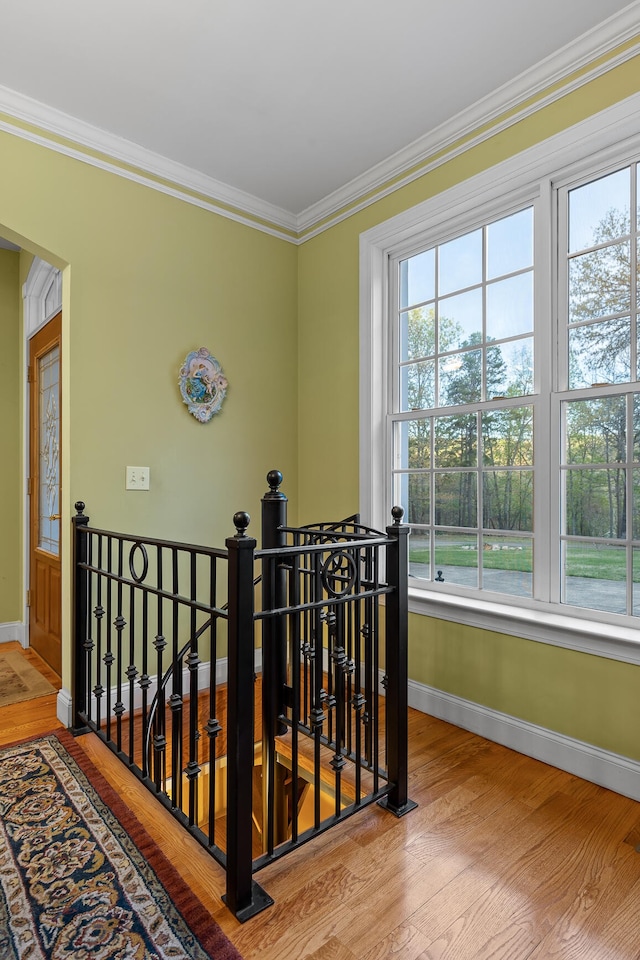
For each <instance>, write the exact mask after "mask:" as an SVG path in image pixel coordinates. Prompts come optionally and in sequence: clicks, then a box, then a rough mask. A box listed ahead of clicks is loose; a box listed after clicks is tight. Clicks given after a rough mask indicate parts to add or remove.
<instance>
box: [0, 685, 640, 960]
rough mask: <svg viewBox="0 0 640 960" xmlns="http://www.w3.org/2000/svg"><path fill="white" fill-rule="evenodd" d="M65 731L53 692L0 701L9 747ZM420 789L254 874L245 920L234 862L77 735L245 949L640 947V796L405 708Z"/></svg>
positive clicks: (451, 952) (507, 957) (427, 957)
mask: <svg viewBox="0 0 640 960" xmlns="http://www.w3.org/2000/svg"><path fill="white" fill-rule="evenodd" d="M57 727H60V724H59V723H58V721H57V720H56V719H55V697H53V696H52V697H45V698H42V699H41V700H35V701H31V702H29V703H22V704H17V705H16V707H3V708H1V709H0V743H8V742H12V741H14V740H17V739H22V738H24V737H27V736H34V735H37V734H38V733H43V732H47V731H49V730H51V729H54V728H57ZM409 731H410V759H409V769H410V796H411V798H412V799H413V800H416V801H417V802H418V803H419V807H418V809H417V810H415V811H414V812H412V813H410V814H409V815H407V816H406V817H404V818H403V819H401V820H396V819H395V818H394V817H393V816H391V815H390V814H388V813H386V812H384V811H383V810H381V809H380V808H379V807H377V806H376V807H370V808H368V809H367V810H364V811H363V812H362V813H361V814H359V815H357V816H355V817H353V818H351V819H350V820H349V821H346V822H345V823H343V824H341V825H340V826H338V827H336V828H335V829H334V830H333V831H330V832H328V833H327V834H324V835H323V836H322V837H319V838H317V839H316V840H314V841H312V843H310V844H308V845H307V846H305V847H303V848H301V849H300V850H298V851H296V852H295V853H293V854H291V855H290V856H288V857H285V858H284V859H283V860H281V861H279V862H278V863H276V864H273V865H272V866H270V867H267V868H266V869H265V870H263V871H261V872H260V873H259V874H258V875H257V877H256V879H257V880H258V882H259V883H260V884H261V885H262V886H263V887H264V888H265V889H266V890H267V891H268V892H269V893H270V894H271V896H273V898H274V900H275V901H276V902H275V905H274V906H273V907H271V908H269V909H268V910H265V911H264V912H263V913H261V914H259V915H258V916H257V917H254V918H253V919H251V920H249V921H248V922H247V923H246V924H243V925H241V924H239V923H238V922H237V921H236V920H235V919H234V918H233V917H232V916H231V915H230V914H229V913H228V911H227V910H226V908H225V907H224V905H223V904H222V903H221V900H220V897H221V895H222V893H223V892H224V874H223V871H222V870H221V868H220V867H218V866H217V865H216V864H215V863H214V862H213V861H212V860H211V859H210V858H209V857H208V855H207V854H206V853H205V852H204V851H203V850H202V849H201V848H200V847H199V845H198V844H197V843H196V842H195V841H193V840H192V839H191V838H190V837H188V836H187V835H185V834H183V833H182V831H181V830H180V828H179V827H178V826H177V825H176V824H175V823H174V821H173V820H172V819H171V817H170V815H169V814H168V813H167V812H166V811H165V810H164V809H163V808H161V807H160V806H159V805H157V804H155V802H154V800H153V798H152V797H151V795H150V794H149V793H148V792H147V791H146V790H145V788H144V787H143V786H141V784H139V783H138V781H137V780H136V779H135V777H134V776H133V775H132V774H130V773H129V772H128V771H127V770H126V769H125V768H124V767H122V766H121V765H120V763H119V762H118V761H117V760H116V758H115V757H114V756H113V755H112V754H111V752H110V751H109V750H108V749H107V748H106V747H105V746H104V745H103V744H102V743H101V742H100V741H99V740H97V738H95V737H94V736H93V735H87V736H85V737H82V738H81V740H80V741H79V742H80V743H81V745H82V747H83V749H84V750H85V752H86V753H87V755H88V756H90V757H91V758H92V760H93V761H94V763H96V764H97V766H99V768H100V770H101V771H102V773H103V775H104V776H106V777H107V779H108V780H110V781H111V783H112V784H113V785H114V786H115V787H116V789H117V790H118V791H119V792H120V793H121V794H122V796H123V797H124V799H125V802H126V803H127V804H128V805H129V806H130V807H131V808H132V809H133V810H134V812H135V813H136V814H137V816H138V818H139V819H140V820H141V821H142V823H144V825H145V826H146V828H147V830H148V831H149V833H151V834H152V836H153V837H154V838H155V839H156V841H157V842H158V843H159V844H160V846H161V847H162V849H163V850H164V852H165V854H166V855H167V856H168V857H169V859H170V860H171V861H172V862H173V864H174V865H175V867H176V868H177V869H178V871H179V872H180V873H181V874H182V876H183V877H184V878H185V880H186V881H187V883H189V884H190V885H191V886H192V887H193V889H194V890H195V892H196V894H197V895H198V897H199V898H200V900H201V901H202V902H203V903H204V904H205V905H206V907H207V908H208V909H209V911H210V912H211V914H212V916H213V917H214V918H215V920H216V921H217V922H218V923H219V924H220V926H221V927H222V928H223V930H224V931H225V933H226V934H227V935H228V936H229V938H230V939H231V940H232V941H233V942H234V943H235V944H236V946H237V947H238V949H239V950H240V952H241V953H242V955H243V956H244V957H245V960H254V958H260V960H386V958H399V960H556V958H562V960H632V958H640V924H639V923H638V905H639V904H640V853H638V852H637V850H636V847H637V846H638V845H639V844H640V804H638V803H636V802H634V801H632V800H628V799H626V798H624V797H621V796H619V795H618V794H614V793H611V792H609V791H607V790H604V789H603V788H601V787H597V786H595V785H593V784H591V783H588V782H587V781H584V780H580V779H578V778H577V777H573V776H571V775H569V774H566V773H563V772H561V771H558V770H556V769H554V768H553V767H549V766H546V765H545V764H543V763H539V762H538V761H535V760H531V759H529V758H527V757H524V756H521V755H520V754H517V753H514V752H512V751H510V750H508V749H505V748H503V747H500V746H498V745H496V744H494V743H491V742H489V741H487V740H483V739H482V738H481V737H477V736H475V735H474V734H471V733H468V732H466V731H464V730H461V729H459V728H457V727H453V726H450V725H449V724H446V723H443V722H441V721H439V720H436V719H434V718H433V717H429V716H426V715H424V714H420V713H417V712H416V711H413V710H412V711H410V718H409Z"/></svg>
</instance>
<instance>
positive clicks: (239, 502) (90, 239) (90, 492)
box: [0, 133, 297, 686]
mask: <svg viewBox="0 0 640 960" xmlns="http://www.w3.org/2000/svg"><path fill="white" fill-rule="evenodd" d="M0 235H4V236H9V237H10V238H11V239H14V240H20V241H21V242H22V243H23V245H24V246H25V247H26V248H27V249H28V250H31V251H34V252H37V253H39V254H40V255H41V256H43V257H44V258H45V259H47V260H49V261H50V262H52V263H54V264H55V265H56V266H61V267H63V268H64V299H63V378H62V384H63V398H62V409H63V433H62V450H63V464H64V470H63V491H64V502H63V504H62V507H63V517H64V516H66V517H67V518H69V516H70V515H71V513H72V505H73V503H74V501H75V500H78V499H82V500H84V501H85V502H86V505H87V509H86V512H87V513H88V514H89V515H90V517H91V522H92V523H93V524H94V525H96V526H104V527H107V528H112V529H119V530H126V531H128V532H133V533H136V532H139V533H141V534H147V535H162V536H166V537H168V538H176V539H180V540H185V541H189V542H196V543H211V544H214V545H224V538H225V537H227V536H231V535H233V534H234V533H235V528H234V526H233V523H232V517H233V514H234V513H235V512H236V511H237V510H248V511H249V512H250V513H251V514H252V515H253V522H252V525H251V526H250V528H249V532H255V533H256V535H257V537H258V539H259V536H260V532H259V531H260V523H259V517H258V515H257V514H258V507H259V500H260V497H261V496H262V494H263V493H264V492H265V490H266V489H267V483H266V480H265V476H266V473H267V471H268V470H269V469H271V468H272V467H278V468H279V469H281V470H282V472H283V473H284V475H285V478H286V480H285V484H284V485H283V488H285V487H286V492H287V493H288V494H289V495H290V496H291V499H292V501H293V503H294V504H295V495H296V491H297V456H296V454H297V451H296V431H297V418H296V392H297V333H296V320H297V316H296V314H297V277H296V261H297V251H296V248H295V246H294V245H292V244H289V243H286V242H284V241H282V240H279V239H276V238H274V237H271V236H269V235H267V234H265V233H261V232H258V231H256V230H253V229H250V228H249V227H247V226H244V225H242V224H240V223H237V222H234V221H232V220H229V219H224V218H222V217H219V216H216V215H215V214H212V213H211V212H209V211H206V210H203V209H201V208H199V207H197V206H194V205H191V204H188V203H185V202H182V201H180V200H178V199H175V198H173V197H170V196H168V195H165V194H163V193H160V192H158V191H156V190H152V189H149V188H148V187H145V186H143V185H140V184H138V183H135V182H133V181H130V180H127V179H124V178H122V177H119V176H114V175H113V174H111V173H109V172H106V171H103V170H100V169H98V168H96V167H93V166H90V165H88V164H86V163H82V162H79V161H77V160H74V159H70V158H68V157H66V156H63V155H62V154H59V153H55V152H52V151H50V150H47V149H45V148H42V147H40V146H38V145H35V144H33V143H30V142H27V141H26V140H23V139H20V138H17V137H15V136H10V135H7V134H5V133H2V134H0ZM15 295H16V299H17V298H18V296H19V290H18V284H17V281H16V292H15ZM14 335H15V334H14ZM200 346H206V347H208V348H209V349H210V350H211V352H212V353H213V354H214V355H215V356H216V357H217V358H218V359H219V360H220V362H221V364H222V367H223V370H224V373H225V375H226V376H227V378H228V381H229V388H228V392H227V397H226V400H225V402H224V405H223V407H222V410H221V412H220V413H219V414H218V415H217V416H216V417H214V419H213V420H212V421H211V422H209V423H207V424H200V423H198V422H197V421H196V420H195V419H194V417H192V416H191V415H190V414H189V413H188V411H187V408H186V406H185V405H184V404H183V403H182V400H181V398H180V394H179V390H178V376H179V369H180V366H181V363H182V362H183V360H184V358H185V356H186V354H187V352H188V351H190V350H194V349H197V348H198V347H200ZM14 349H17V348H14ZM11 367H12V378H13V381H14V382H15V384H16V387H17V384H18V371H17V363H15V364H11ZM16 410H17V407H16V404H15V401H13V402H12V406H11V411H10V415H9V416H8V417H7V418H6V421H7V422H9V421H12V422H11V427H10V431H11V434H12V436H13V435H14V434H15V435H17V434H18V432H19V430H21V426H20V424H19V423H18V422H17V420H18V415H17V413H16ZM4 420H5V414H4V407H3V421H4ZM14 446H15V442H14ZM127 464H131V465H136V466H137V465H142V466H148V467H150V471H151V488H150V490H149V492H148V493H143V492H131V491H125V466H126V465H127ZM18 505H19V499H18V496H17V495H16V496H14V498H13V510H14V511H16V509H19V506H18ZM68 529H69V524H64V523H63V530H64V531H65V539H64V540H63V551H65V552H66V554H67V556H68V555H69V542H68ZM0 552H4V551H3V550H2V548H0ZM11 562H13V563H15V564H16V565H17V564H19V563H20V561H19V554H17V555H14V556H13V557H12V558H11ZM68 597H69V579H68V575H67V576H66V578H65V583H64V585H63V611H64V613H65V622H64V625H63V629H64V632H65V641H64V642H65V644H68V609H69V608H68V602H69V600H68ZM63 681H64V682H65V684H66V685H67V686H68V685H69V668H68V657H66V658H65V666H64V670H63Z"/></svg>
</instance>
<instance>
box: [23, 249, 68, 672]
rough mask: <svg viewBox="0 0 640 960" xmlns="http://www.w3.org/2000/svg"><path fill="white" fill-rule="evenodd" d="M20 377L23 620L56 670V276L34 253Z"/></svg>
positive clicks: (58, 640) (58, 527)
mask: <svg viewBox="0 0 640 960" xmlns="http://www.w3.org/2000/svg"><path fill="white" fill-rule="evenodd" d="M23 298H24V329H25V354H26V356H27V357H28V378H27V379H28V383H27V396H26V401H27V402H26V404H25V407H26V408H27V409H28V413H27V417H26V444H25V449H26V459H25V466H26V471H27V477H28V481H29V482H28V484H27V498H28V503H27V509H26V511H25V516H26V518H27V524H26V527H27V529H26V531H25V544H26V550H25V580H26V582H27V583H28V585H29V586H28V593H27V610H26V611H25V625H26V629H27V635H28V640H29V644H30V645H31V646H33V647H34V649H35V650H36V651H37V652H38V653H39V654H40V655H41V656H42V657H43V659H45V660H46V661H47V663H49V665H50V666H51V667H52V668H53V669H54V670H55V672H56V673H57V674H58V675H61V672H62V638H61V607H62V590H61V563H62V555H61V554H62V543H61V536H60V531H61V509H60V504H61V502H62V501H61V494H60V477H61V474H60V436H61V420H60V413H61V410H60V383H61V378H60V370H61V365H62V356H61V302H62V275H61V273H60V271H59V270H58V269H56V268H55V267H53V266H52V265H51V264H49V263H46V262H45V261H43V260H41V259H40V258H36V259H35V260H34V262H33V264H32V265H31V269H30V271H29V274H28V277H27V280H26V282H25V285H24V289H23Z"/></svg>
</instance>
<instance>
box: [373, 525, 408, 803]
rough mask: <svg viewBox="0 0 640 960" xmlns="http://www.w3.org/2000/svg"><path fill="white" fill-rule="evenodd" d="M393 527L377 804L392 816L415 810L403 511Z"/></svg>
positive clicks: (405, 542) (390, 527)
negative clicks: (386, 786)
mask: <svg viewBox="0 0 640 960" xmlns="http://www.w3.org/2000/svg"><path fill="white" fill-rule="evenodd" d="M391 514H392V516H393V520H394V522H393V524H392V525H391V526H389V527H387V536H388V537H389V539H390V540H391V543H390V544H389V546H388V547H387V583H388V584H389V586H390V587H391V588H392V590H391V593H389V594H387V599H386V606H385V674H386V695H387V703H386V725H387V757H388V773H389V781H390V782H391V783H392V784H393V786H392V788H391V791H390V792H389V794H388V795H387V796H386V797H384V798H383V799H382V800H381V801H380V806H383V807H385V808H386V809H387V810H389V811H390V812H391V813H393V814H394V815H395V816H396V817H402V816H404V815H405V813H409V811H410V810H413V809H415V807H417V803H415V802H414V801H413V800H409V798H408V773H409V771H408V753H409V750H408V737H409V726H408V707H409V704H408V683H409V667H408V634H409V615H408V594H409V584H408V570H409V567H408V556H409V551H408V540H409V527H408V526H407V525H406V524H403V523H402V518H403V516H404V510H403V508H402V507H393V508H392V510H391Z"/></svg>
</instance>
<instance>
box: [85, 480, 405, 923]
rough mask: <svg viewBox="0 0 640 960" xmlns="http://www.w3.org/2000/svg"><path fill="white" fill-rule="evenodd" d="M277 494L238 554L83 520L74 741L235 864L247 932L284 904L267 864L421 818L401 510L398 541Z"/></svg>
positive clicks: (233, 904)
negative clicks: (329, 519) (293, 507)
mask: <svg viewBox="0 0 640 960" xmlns="http://www.w3.org/2000/svg"><path fill="white" fill-rule="evenodd" d="M267 480H268V482H269V487H270V489H269V491H268V492H267V493H266V494H265V496H264V498H263V502H262V507H263V510H262V549H260V550H257V549H256V547H257V544H256V541H255V539H253V538H252V537H249V536H248V535H247V528H248V525H249V516H248V514H246V513H237V514H235V516H234V524H235V527H236V535H235V536H234V537H230V538H228V539H227V541H226V549H224V550H217V549H212V548H207V547H197V546H192V545H189V544H180V543H171V542H167V541H162V540H157V539H155V540H154V539H149V538H145V539H142V538H137V537H132V536H129V535H123V534H116V533H112V532H110V531H105V530H97V529H94V528H91V527H89V526H88V518H87V517H86V516H84V513H83V511H84V504H83V503H80V502H79V503H77V504H76V509H77V511H78V515H77V516H76V517H75V520H74V524H75V539H74V544H75V601H74V611H75V613H74V615H75V627H74V630H75V660H74V728H75V730H76V732H78V733H80V732H83V731H85V730H93V731H95V732H96V733H97V734H98V735H99V736H100V737H102V738H103V739H104V740H105V742H106V743H107V744H108V745H109V746H110V747H111V749H112V750H114V751H115V752H116V753H117V755H118V756H119V757H120V758H121V759H122V760H123V761H124V762H125V763H126V764H127V765H128V766H129V767H130V768H131V769H132V770H134V771H135V772H136V774H137V775H138V776H139V777H140V778H141V779H142V781H143V782H144V783H145V784H146V785H147V786H148V787H149V789H151V790H153V791H154V793H156V795H157V796H158V798H159V799H160V800H161V802H162V803H164V805H165V806H166V807H167V808H168V809H169V810H171V812H172V813H173V814H174V815H175V816H176V818H177V819H178V820H179V821H180V822H181V823H182V824H183V825H184V826H185V827H186V828H187V829H188V830H189V831H190V832H191V833H192V834H193V835H194V836H195V837H196V838H197V839H198V840H199V842H200V843H202V844H203V846H205V847H206V848H207V849H208V850H209V852H210V853H211V854H212V855H213V856H214V857H215V859H216V860H217V861H218V862H219V863H220V864H221V865H222V866H223V867H225V869H226V871H227V892H226V896H225V901H226V903H227V906H228V907H229V909H230V910H231V911H232V912H233V913H234V914H235V916H236V917H238V919H240V920H246V919H247V918H248V917H250V916H252V915H253V914H255V913H257V912H258V911H259V910H262V909H263V908H264V907H266V906H268V905H269V904H270V903H271V902H272V900H271V898H270V897H269V895H268V894H267V893H266V892H265V891H264V890H263V889H262V888H261V887H260V886H259V885H258V884H257V883H256V882H255V880H254V879H253V874H254V873H255V871H257V870H259V869H260V868H262V867H264V866H265V865H266V864H267V863H270V862H271V861H273V860H274V859H276V858H278V857H281V856H283V855H284V854H286V853H287V852H289V851H290V850H292V849H294V848H296V847H298V846H299V845H300V844H302V843H304V842H306V841H308V840H310V839H312V838H313V837H314V836H316V835H317V834H319V833H321V832H323V831H324V830H326V829H328V828H329V827H330V826H332V825H334V824H336V823H338V822H340V821H341V820H343V819H344V818H346V817H348V816H350V815H351V814H353V813H355V812H356V811H357V810H359V809H360V808H362V807H363V806H365V805H367V804H369V803H372V802H375V801H378V802H379V803H380V804H381V805H383V806H386V807H387V809H389V810H390V811H391V812H392V813H394V814H395V815H397V816H402V815H403V814H404V813H406V812H408V811H409V810H410V809H412V808H413V807H414V806H415V804H413V803H412V801H410V800H409V799H408V797H407V534H408V528H407V527H405V526H403V525H402V524H401V519H402V510H401V509H400V508H394V510H393V516H394V523H393V525H391V526H390V527H388V528H387V531H386V533H385V534H383V533H379V532H377V531H372V530H369V529H367V528H366V527H364V526H362V525H360V524H359V523H358V519H357V517H352V518H349V520H345V521H342V522H340V523H337V524H327V523H324V524H318V525H317V526H308V527H303V528H298V529H294V528H289V527H287V525H286V507H287V499H286V497H285V496H284V494H282V493H281V492H280V490H279V486H280V483H281V481H282V476H281V474H280V473H279V472H278V471H271V472H270V473H269V474H268V477H267ZM256 572H258V573H260V574H261V580H262V585H261V590H260V591H256V584H257V582H258V581H257V579H256ZM258 579H260V578H258ZM383 598H384V602H385V613H384V617H383V618H381V616H380V602H381V600H382V599H383ZM382 619H383V620H384V628H382V627H381V620H382ZM258 622H260V623H261V626H262V630H261V634H260V631H258V632H256V626H257V623H258ZM256 637H257V639H258V641H260V640H261V643H260V642H258V643H256ZM260 663H261V666H262V669H261V670H260ZM383 663H384V667H383ZM380 682H382V684H383V686H384V688H385V693H386V696H385V697H384V698H381V697H380V696H379V683H380Z"/></svg>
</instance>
